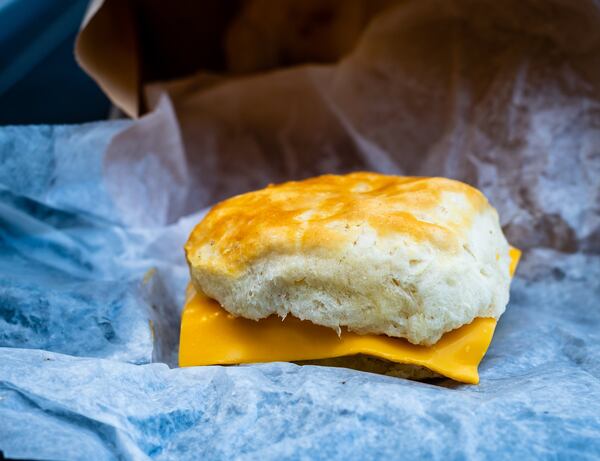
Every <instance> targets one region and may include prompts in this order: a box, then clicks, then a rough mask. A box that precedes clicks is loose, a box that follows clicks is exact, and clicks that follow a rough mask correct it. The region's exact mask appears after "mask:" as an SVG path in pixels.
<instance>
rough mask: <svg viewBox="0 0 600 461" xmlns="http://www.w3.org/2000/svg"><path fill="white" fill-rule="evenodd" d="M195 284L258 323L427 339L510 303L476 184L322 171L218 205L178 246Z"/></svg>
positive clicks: (489, 213) (498, 246)
mask: <svg viewBox="0 0 600 461" xmlns="http://www.w3.org/2000/svg"><path fill="white" fill-rule="evenodd" d="M185 250H186V256H187V259H188V263H189V266H190V270H191V275H192V282H193V283H194V285H195V286H196V288H197V289H198V290H200V291H202V292H204V293H206V294H207V295H208V296H210V297H212V298H214V299H216V300H217V301H218V302H219V303H220V304H221V305H222V306H223V308H225V309H226V310H227V311H229V312H230V313H232V314H234V315H236V316H242V317H246V318H249V319H254V320H259V319H262V318H265V317H268V316H269V315H271V314H277V315H279V316H281V317H285V316H286V315H293V316H295V317H298V318H300V319H303V320H310V321H311V322H313V323H316V324H318V325H323V326H327V327H330V328H333V329H335V330H337V331H338V332H339V331H340V328H341V327H347V328H348V329H349V330H351V331H356V332H358V333H363V334H386V335H389V336H394V337H401V338H406V339H407V340H408V341H410V342H411V343H413V344H421V345H431V344H435V343H436V342H437V341H438V340H439V338H440V337H441V336H442V335H443V334H444V333H445V332H447V331H451V330H454V329H456V328H459V327H460V326H462V325H464V324H467V323H470V322H471V321H472V320H473V319H475V318H476V317H494V318H498V317H499V316H500V315H501V314H502V313H503V312H504V309H505V307H506V304H507V303H508V293H509V283H510V277H509V262H510V257H509V245H508V243H507V241H506V239H505V237H504V235H503V233H502V230H501V228H500V224H499V221H498V214H497V213H496V210H495V209H494V208H493V207H492V206H491V205H490V204H489V202H488V201H487V199H486V198H485V197H484V195H483V194H482V193H481V192H479V191H478V190H477V189H475V188H473V187H471V186H468V185H467V184H464V183H461V182H459V181H454V180H450V179H445V178H418V177H398V176H386V175H381V174H376V173H353V174H348V175H344V176H336V175H326V176H320V177H317V178H312V179H308V180H304V181H296V182H288V183H284V184H280V185H271V186H269V187H267V188H265V189H262V190H259V191H255V192H249V193H246V194H242V195H239V196H236V197H233V198H230V199H228V200H225V201H223V202H221V203H220V204H218V205H216V206H215V207H214V208H213V209H212V210H211V211H210V212H209V213H208V214H207V215H206V217H205V218H204V219H203V220H202V221H201V222H200V223H199V224H198V225H197V226H196V228H195V229H194V230H193V232H192V234H191V235H190V238H189V240H188V242H187V243H186V246H185Z"/></svg>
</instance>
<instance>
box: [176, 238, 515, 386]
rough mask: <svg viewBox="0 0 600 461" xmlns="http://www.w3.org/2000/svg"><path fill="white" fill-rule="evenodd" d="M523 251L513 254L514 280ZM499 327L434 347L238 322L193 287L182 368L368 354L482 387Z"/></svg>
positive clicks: (464, 332)
mask: <svg viewBox="0 0 600 461" xmlns="http://www.w3.org/2000/svg"><path fill="white" fill-rule="evenodd" d="M520 255H521V252H520V251H519V250H517V249H516V248H511V249H510V257H511V264H510V274H511V276H512V275H513V273H514V271H515V269H516V266H517V264H518V261H519V258H520ZM495 328H496V319H493V318H476V319H475V320H473V322H471V323H470V324H468V325H463V326H462V327H460V328H458V329H456V330H453V331H450V332H448V333H446V334H445V335H444V336H442V338H441V339H440V340H439V341H438V342H437V343H436V344H434V345H432V346H419V345H415V344H411V343H409V342H408V341H407V340H405V339H402V338H392V337H390V336H386V335H359V334H357V333H353V332H350V331H347V330H345V329H344V330H342V334H341V336H339V337H338V335H337V333H336V332H335V331H334V330H332V329H331V328H327V327H323V326H320V325H315V324H314V323H311V322H309V321H305V320H300V319H298V318H295V317H292V316H288V317H286V318H285V319H284V320H281V319H280V318H279V317H277V316H271V317H268V318H266V319H263V320H260V321H258V322H257V321H254V320H248V319H245V318H242V317H235V316H233V315H231V314H230V313H228V312H227V311H226V310H224V309H223V308H222V307H221V306H220V305H219V303H217V302H216V301H215V300H213V299H211V298H209V297H207V296H205V295H204V294H203V293H199V292H197V291H196V290H195V289H194V288H193V287H192V286H191V285H190V287H189V289H188V294H187V300H186V304H185V307H184V311H183V315H182V320H181V336H180V344H179V366H181V367H187V366H196V365H233V364H241V363H257V362H278V361H281V362H291V361H301V360H318V359H325V358H333V357H342V356H349V355H356V354H365V355H370V356H373V357H377V358H381V359H385V360H389V361H392V362H396V363H403V364H410V365H420V366H424V367H426V368H428V369H430V370H432V371H434V372H436V373H439V374H441V375H443V376H446V377H448V378H451V379H454V380H456V381H461V382H464V383H469V384H477V383H478V382H479V373H478V371H477V367H478V366H479V363H480V362H481V360H482V359H483V356H484V355H485V353H486V351H487V349H488V347H489V345H490V343H491V341H492V336H493V334H494V329H495Z"/></svg>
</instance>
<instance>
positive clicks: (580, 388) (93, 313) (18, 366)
mask: <svg viewBox="0 0 600 461" xmlns="http://www.w3.org/2000/svg"><path fill="white" fill-rule="evenodd" d="M127 126H128V123H127V122H120V123H101V124H90V125H83V126H72V127H55V128H48V127H22V128H14V127H12V128H5V129H2V130H0V275H1V277H0V346H1V347H0V449H1V450H3V451H4V454H5V455H6V456H11V457H16V458H37V459H62V460H79V459H140V460H145V459H160V460H171V459H172V460H181V459H261V460H270V459H274V460H275V459H299V458H300V459H302V458H304V459H345V460H349V459H357V460H359V459H360V460H363V459H383V458H406V459H443V460H450V459H483V458H488V459H530V458H545V459H598V457H599V454H600V333H599V332H600V309H599V308H598V300H599V299H600V283H599V281H600V264H599V260H600V258H599V257H598V256H596V255H584V254H576V253H575V254H565V253H560V252H556V251H553V250H550V249H542V248H541V249H535V250H529V251H527V252H525V255H524V259H523V262H522V264H521V266H520V267H519V270H518V272H517V277H516V279H515V281H514V284H513V288H512V294H511V302H510V305H509V308H508V310H507V312H506V314H505V315H504V316H503V317H502V319H501V321H500V323H499V325H498V329H497V332H496V335H495V337H494V341H493V343H492V347H491V349H490V351H489V353H488V355H487V356H486V358H485V359H484V361H483V363H482V365H481V367H480V374H481V384H480V385H479V386H468V385H461V384H457V383H454V382H452V381H441V382H438V383H437V384H436V385H432V384H427V383H418V382H411V381H406V380H402V379H396V378H389V377H385V376H379V375H374V374H368V373H362V372H357V371H353V370H346V369H334V368H323V367H313V366H305V367H300V366H297V365H293V364H282V363H274V364H264V365H255V366H242V367H200V368H188V369H177V368H169V367H168V366H167V365H165V364H164V363H150V362H151V361H152V360H153V359H154V360H155V361H156V360H160V361H164V362H167V363H170V364H171V365H173V363H174V358H175V355H176V345H177V329H178V315H179V308H180V306H181V302H182V296H183V289H184V286H185V283H186V281H187V270H186V266H185V262H184V260H183V254H182V253H181V252H180V251H179V249H180V248H181V245H182V244H183V241H184V239H185V236H186V232H187V230H189V228H190V226H191V225H192V224H193V223H194V222H195V221H196V219H197V216H196V217H191V218H189V219H188V220H183V221H180V222H178V223H176V224H174V225H172V226H168V227H158V228H148V229H135V228H130V227H127V226H125V225H123V224H122V222H123V220H122V219H121V216H120V215H119V213H118V211H116V210H117V209H116V207H115V206H114V205H113V203H112V201H111V198H110V197H109V195H108V194H107V192H106V190H105V187H104V185H103V180H102V171H103V170H102V162H103V155H104V151H105V149H106V146H107V145H108V143H109V142H110V140H111V139H112V137H113V136H114V135H115V134H117V133H119V132H120V131H121V130H123V129H125V128H126V127H127ZM17 153H18V155H17ZM150 321H152V324H153V328H151V327H150ZM152 330H154V339H153V333H152ZM41 349H43V350H41Z"/></svg>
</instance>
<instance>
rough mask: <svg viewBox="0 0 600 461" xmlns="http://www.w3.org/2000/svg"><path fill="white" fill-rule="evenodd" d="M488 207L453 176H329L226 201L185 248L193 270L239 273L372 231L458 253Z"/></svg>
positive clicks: (209, 217)
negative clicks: (269, 257) (270, 257)
mask: <svg viewBox="0 0 600 461" xmlns="http://www.w3.org/2000/svg"><path fill="white" fill-rule="evenodd" d="M486 207H490V205H489V204H488V201H487V200H486V198H485V197H484V196H483V194H482V193H481V192H479V191H478V190H477V189H475V188H473V187H471V186H468V185H467V184H464V183H462V182H459V181H454V180H451V179H445V178H425V177H399V176H386V175H382V174H377V173H365V172H361V173H352V174H348V175H344V176H337V175H325V176H319V177H316V178H311V179H307V180H304V181H292V182H287V183H283V184H279V185H270V186H268V187H267V188H265V189H261V190H258V191H255V192H249V193H246V194H242V195H238V196H236V197H232V198H230V199H227V200H225V201H223V202H221V203H219V204H218V205H216V206H215V207H213V208H212V209H211V210H210V212H209V213H208V214H207V215H206V217H205V218H204V219H203V220H202V221H201V222H200V223H199V224H198V225H197V226H196V227H195V229H194V230H193V232H192V234H191V235H190V238H189V240H188V242H187V243H186V245H185V250H186V255H187V258H188V261H189V263H190V264H191V265H196V264H201V265H202V266H203V268H204V269H207V270H212V271H215V272H220V273H222V272H226V273H235V272H238V271H240V270H243V269H244V267H245V266H246V265H247V264H248V263H249V262H250V261H252V260H253V259H255V258H258V257H260V256H261V255H266V254H271V253H274V252H275V253H277V252H278V253H282V254H290V253H296V252H298V251H303V252H308V251H319V250H320V249H332V248H335V247H339V246H341V245H348V244H352V243H353V241H356V238H357V235H358V233H359V232H364V231H365V229H368V228H370V229H368V230H369V231H371V230H372V231H374V232H375V233H376V234H377V236H378V237H388V236H392V237H394V236H400V237H405V238H409V239H412V240H416V241H428V242H429V243H431V244H432V245H434V246H436V247H438V248H440V249H444V250H450V249H451V248H452V247H454V246H455V245H456V244H457V243H458V240H457V237H460V236H461V235H462V233H464V232H466V230H467V229H468V227H469V226H470V223H471V221H472V219H473V217H474V216H475V215H476V214H477V213H481V212H482V210H483V209H485V208H486ZM490 208H491V207H490Z"/></svg>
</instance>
